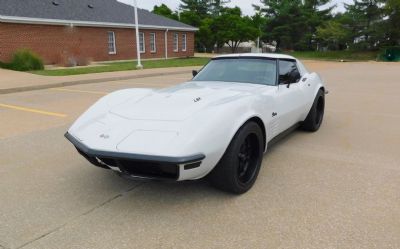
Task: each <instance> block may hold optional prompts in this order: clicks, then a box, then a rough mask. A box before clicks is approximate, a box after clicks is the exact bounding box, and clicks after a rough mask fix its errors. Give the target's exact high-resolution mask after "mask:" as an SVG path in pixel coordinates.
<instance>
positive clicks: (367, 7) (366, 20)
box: [345, 0, 383, 49]
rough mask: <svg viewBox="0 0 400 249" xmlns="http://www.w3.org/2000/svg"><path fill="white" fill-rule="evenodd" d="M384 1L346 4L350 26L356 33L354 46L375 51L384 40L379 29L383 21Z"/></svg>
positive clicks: (363, 0)
mask: <svg viewBox="0 0 400 249" xmlns="http://www.w3.org/2000/svg"><path fill="white" fill-rule="evenodd" d="M382 4H383V1H382V0H354V2H353V4H346V5H345V8H346V15H347V16H348V25H349V27H350V28H351V30H352V31H353V32H354V46H355V47H358V48H360V49H373V48H375V46H376V44H379V40H381V38H382V33H381V32H380V30H379V29H378V27H379V26H380V25H381V22H382V21H383V19H382V18H383V9H382Z"/></svg>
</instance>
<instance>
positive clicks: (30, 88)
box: [0, 70, 190, 95]
mask: <svg viewBox="0 0 400 249" xmlns="http://www.w3.org/2000/svg"><path fill="white" fill-rule="evenodd" d="M188 73H190V71H188V70H185V71H175V72H166V73H149V74H141V75H131V76H120V77H108V78H101V79H89V80H76V81H65V82H59V83H52V84H46V85H34V86H24V87H15V88H6V89H0V95H3V94H10V93H19V92H29V91H36V90H43V89H49V88H58V87H66V86H76V85H85V84H94V83H104V82H106V81H109V82H112V81H120V80H130V79H142V78H150V77H157V76H164V75H178V74H188Z"/></svg>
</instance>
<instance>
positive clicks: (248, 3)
mask: <svg viewBox="0 0 400 249" xmlns="http://www.w3.org/2000/svg"><path fill="white" fill-rule="evenodd" d="M118 1H120V2H123V3H128V4H132V3H133V0H118ZM137 2H138V7H139V8H142V9H148V10H152V9H153V7H154V5H160V4H165V5H167V6H168V7H170V8H171V9H173V10H177V9H178V7H179V3H180V1H179V0H137ZM352 2H353V0H333V1H332V4H337V9H336V11H342V10H343V3H352ZM252 4H260V0H232V1H231V3H230V4H229V6H232V7H234V6H239V7H240V8H241V9H242V11H243V13H244V14H245V15H250V16H252V15H254V9H253V7H252Z"/></svg>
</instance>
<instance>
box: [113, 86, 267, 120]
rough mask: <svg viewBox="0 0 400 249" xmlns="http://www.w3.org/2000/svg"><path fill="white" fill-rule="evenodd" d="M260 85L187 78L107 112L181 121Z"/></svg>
mask: <svg viewBox="0 0 400 249" xmlns="http://www.w3.org/2000/svg"><path fill="white" fill-rule="evenodd" d="M260 87H263V86H262V85H256V84H245V83H229V82H194V81H193V82H187V83H184V84H181V85H178V86H175V87H172V88H167V89H162V90H155V91H152V92H150V93H148V94H146V95H145V96H143V97H140V98H137V97H132V98H130V99H128V100H127V101H125V102H124V103H122V104H119V105H117V106H114V107H113V108H112V109H111V110H110V113H112V114H115V115H118V116H120V117H123V118H127V119H130V120H154V121H157V120H158V121H182V120H185V119H187V118H189V117H190V116H191V115H195V114H196V113H197V112H198V111H200V110H202V109H204V108H207V107H209V106H213V105H218V104H223V103H227V102H231V101H235V100H237V99H238V98H241V97H244V96H248V95H249V94H252V93H253V92H256V91H257V89H259V88H260Z"/></svg>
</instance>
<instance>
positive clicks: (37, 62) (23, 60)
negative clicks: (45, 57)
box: [7, 49, 44, 71]
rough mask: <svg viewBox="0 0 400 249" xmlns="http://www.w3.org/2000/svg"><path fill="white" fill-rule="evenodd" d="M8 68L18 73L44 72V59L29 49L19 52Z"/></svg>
mask: <svg viewBox="0 0 400 249" xmlns="http://www.w3.org/2000/svg"><path fill="white" fill-rule="evenodd" d="M7 68H9V69H12V70H16V71H32V70H43V69H44V65H43V61H42V59H41V58H40V57H39V56H37V55H36V54H35V53H33V52H32V51H30V50H28V49H21V50H18V51H17V52H16V53H15V54H14V55H13V58H12V60H11V62H10V63H9V64H8V65H7Z"/></svg>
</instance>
